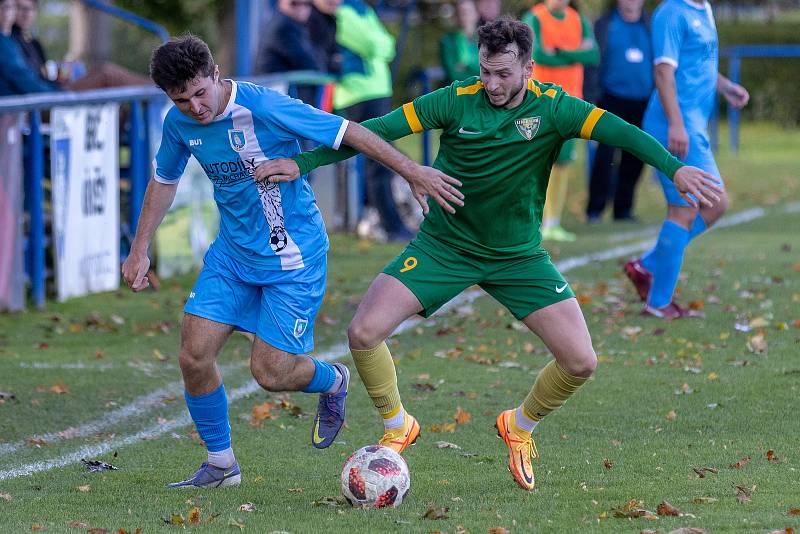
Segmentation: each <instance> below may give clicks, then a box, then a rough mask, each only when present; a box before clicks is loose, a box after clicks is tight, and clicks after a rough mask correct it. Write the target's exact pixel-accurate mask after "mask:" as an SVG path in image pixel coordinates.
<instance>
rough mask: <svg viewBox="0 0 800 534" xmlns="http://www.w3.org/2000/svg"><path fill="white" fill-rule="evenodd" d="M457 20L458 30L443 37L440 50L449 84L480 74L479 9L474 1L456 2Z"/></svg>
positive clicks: (460, 0) (462, 0)
mask: <svg viewBox="0 0 800 534" xmlns="http://www.w3.org/2000/svg"><path fill="white" fill-rule="evenodd" d="M456 20H457V21H458V30H456V31H453V32H450V33H448V34H447V35H445V36H444V37H442V40H441V44H440V49H439V51H440V54H441V60H442V68H443V69H444V75H445V81H446V82H447V83H451V82H454V81H456V80H463V79H464V78H468V77H470V76H477V75H478V73H479V72H480V65H479V64H478V43H477V41H476V40H475V30H477V29H478V8H476V7H475V2H474V0H458V1H457V2H456Z"/></svg>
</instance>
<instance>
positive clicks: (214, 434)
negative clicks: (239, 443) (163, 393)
mask: <svg viewBox="0 0 800 534" xmlns="http://www.w3.org/2000/svg"><path fill="white" fill-rule="evenodd" d="M183 396H184V398H185V399H186V406H187V407H188V408H189V414H190V415H191V416H192V421H194V425H195V426H196V427H197V433H198V434H200V438H201V439H202V440H203V441H204V442H205V444H206V448H207V449H208V450H209V452H219V451H224V450H225V449H228V448H230V446H231V425H230V423H229V422H228V397H227V396H226V395H225V385H224V384H220V386H219V387H218V388H217V389H215V390H214V391H212V392H211V393H206V394H205V395H200V396H199V397H192V396H191V395H189V392H188V391H184V393H183Z"/></svg>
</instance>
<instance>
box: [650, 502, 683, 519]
mask: <svg viewBox="0 0 800 534" xmlns="http://www.w3.org/2000/svg"><path fill="white" fill-rule="evenodd" d="M656 513H657V514H658V515H666V516H673V517H680V516H681V515H683V514H681V511H680V510H678V509H677V508H675V507H674V506H672V505H671V504H670V503H668V502H667V501H661V504H659V505H658V507H657V508H656Z"/></svg>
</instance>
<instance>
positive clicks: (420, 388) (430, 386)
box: [411, 382, 436, 392]
mask: <svg viewBox="0 0 800 534" xmlns="http://www.w3.org/2000/svg"><path fill="white" fill-rule="evenodd" d="M411 387H412V388H414V389H416V390H417V391H423V392H429V391H436V386H435V385H433V384H428V383H427V382H426V383H422V384H411Z"/></svg>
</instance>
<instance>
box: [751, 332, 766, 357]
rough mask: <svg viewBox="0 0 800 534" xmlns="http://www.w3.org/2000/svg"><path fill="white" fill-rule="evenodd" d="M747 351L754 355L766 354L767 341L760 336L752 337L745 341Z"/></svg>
mask: <svg viewBox="0 0 800 534" xmlns="http://www.w3.org/2000/svg"><path fill="white" fill-rule="evenodd" d="M747 350H749V351H750V352H753V353H755V354H766V353H767V340H766V339H764V336H763V335H761V334H758V335H756V336H753V337H751V338H750V339H748V340H747Z"/></svg>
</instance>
